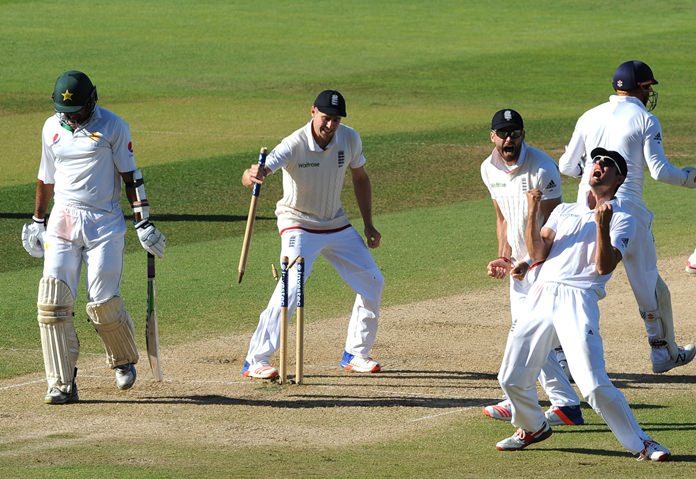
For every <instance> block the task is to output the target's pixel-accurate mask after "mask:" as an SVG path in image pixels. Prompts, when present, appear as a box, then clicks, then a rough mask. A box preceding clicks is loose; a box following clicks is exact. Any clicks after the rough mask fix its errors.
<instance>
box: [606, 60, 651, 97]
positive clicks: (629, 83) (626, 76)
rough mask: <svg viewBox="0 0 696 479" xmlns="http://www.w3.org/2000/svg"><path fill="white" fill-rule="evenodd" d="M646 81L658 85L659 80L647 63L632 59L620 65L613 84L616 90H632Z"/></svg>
mask: <svg viewBox="0 0 696 479" xmlns="http://www.w3.org/2000/svg"><path fill="white" fill-rule="evenodd" d="M645 83H649V84H650V85H657V83H658V82H657V80H656V79H655V76H654V75H653V72H652V70H651V69H650V67H649V66H648V65H647V64H645V63H643V62H641V61H638V60H631V61H628V62H624V63H622V64H621V65H619V66H618V68H617V69H616V71H615V72H614V79H613V80H612V83H611V84H612V85H613V87H614V90H623V91H631V90H635V89H636V88H640V85H641V84H645Z"/></svg>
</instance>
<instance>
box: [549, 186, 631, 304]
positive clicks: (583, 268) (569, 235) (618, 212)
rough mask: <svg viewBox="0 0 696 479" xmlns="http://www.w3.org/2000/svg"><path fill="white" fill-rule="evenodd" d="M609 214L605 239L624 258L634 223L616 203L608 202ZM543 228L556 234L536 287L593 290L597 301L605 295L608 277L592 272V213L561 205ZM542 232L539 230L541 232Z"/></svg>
mask: <svg viewBox="0 0 696 479" xmlns="http://www.w3.org/2000/svg"><path fill="white" fill-rule="evenodd" d="M610 204H611V205H612V209H613V214H612V217H611V222H610V229H609V237H610V238H611V244H612V246H614V247H615V248H616V249H618V250H619V251H620V252H621V256H623V255H624V254H625V251H626V247H627V246H628V243H629V241H630V239H631V238H633V235H634V232H635V228H636V226H635V219H634V218H633V217H632V216H631V215H629V214H628V213H626V212H625V211H624V210H623V209H621V207H620V206H619V205H617V203H616V202H615V201H614V200H612V201H611V202H610ZM543 228H549V229H551V230H553V231H555V232H556V236H555V238H554V242H553V245H552V246H551V250H550V251H549V255H548V257H547V258H546V261H545V262H544V263H543V264H542V265H541V271H539V275H538V277H537V279H536V283H541V282H554V283H562V284H567V285H569V286H573V287H576V288H581V289H588V290H593V291H595V292H596V293H597V295H598V297H599V298H600V299H601V298H603V297H604V296H605V295H606V292H605V290H604V286H605V285H606V283H607V281H609V278H611V274H605V275H600V274H599V273H597V270H596V269H595V266H596V263H595V253H596V251H597V223H595V211H594V210H591V209H589V208H588V207H587V202H586V201H585V202H584V203H580V202H576V203H561V204H560V205H558V206H557V207H556V208H555V209H554V210H553V212H552V213H551V216H549V219H548V220H547V221H546V224H545V225H544V227H543ZM543 228H542V229H543Z"/></svg>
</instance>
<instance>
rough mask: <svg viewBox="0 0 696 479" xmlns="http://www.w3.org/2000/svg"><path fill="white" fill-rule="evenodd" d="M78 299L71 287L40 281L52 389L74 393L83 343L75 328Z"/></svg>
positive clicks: (38, 304) (42, 325)
mask: <svg viewBox="0 0 696 479" xmlns="http://www.w3.org/2000/svg"><path fill="white" fill-rule="evenodd" d="M73 304H74V298H73V295H72V292H71V291H70V288H69V287H68V285H67V284H66V283H65V282H63V281H61V280H59V279H56V278H53V277H47V276H45V277H43V278H41V281H39V297H38V300H37V302H36V307H37V311H38V315H37V319H38V321H39V329H40V332H41V349H42V350H43V358H44V369H45V370H46V380H47V381H48V389H49V390H50V389H51V388H52V387H58V388H60V389H61V390H62V391H63V392H66V393H70V392H72V385H73V380H74V379H75V366H76V365H77V357H78V356H79V354H80V343H79V341H78V339H77V332H76V331H75V326H74V325H73Z"/></svg>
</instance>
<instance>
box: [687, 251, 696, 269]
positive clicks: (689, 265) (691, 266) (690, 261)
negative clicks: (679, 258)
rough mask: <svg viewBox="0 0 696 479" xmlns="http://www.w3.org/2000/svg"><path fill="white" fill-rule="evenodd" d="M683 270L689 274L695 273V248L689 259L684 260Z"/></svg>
mask: <svg viewBox="0 0 696 479" xmlns="http://www.w3.org/2000/svg"><path fill="white" fill-rule="evenodd" d="M684 270H685V271H686V272H687V273H689V274H696V249H695V250H694V252H693V253H691V256H689V259H687V260H686V268H684Z"/></svg>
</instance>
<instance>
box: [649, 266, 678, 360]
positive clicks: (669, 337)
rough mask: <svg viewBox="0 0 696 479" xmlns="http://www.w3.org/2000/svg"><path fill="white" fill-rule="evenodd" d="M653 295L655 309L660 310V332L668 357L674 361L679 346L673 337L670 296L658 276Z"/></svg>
mask: <svg viewBox="0 0 696 479" xmlns="http://www.w3.org/2000/svg"><path fill="white" fill-rule="evenodd" d="M655 294H656V295H657V305H658V306H657V307H658V308H660V317H659V319H660V321H662V331H663V334H664V338H665V341H667V348H668V349H669V355H670V356H671V357H672V359H674V358H676V357H677V356H678V355H679V346H677V340H676V339H675V337H674V318H673V316H672V295H671V294H670V293H669V288H668V287H667V285H666V284H665V282H664V281H663V280H662V278H661V277H660V276H659V275H658V276H657V285H656V288H655Z"/></svg>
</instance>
